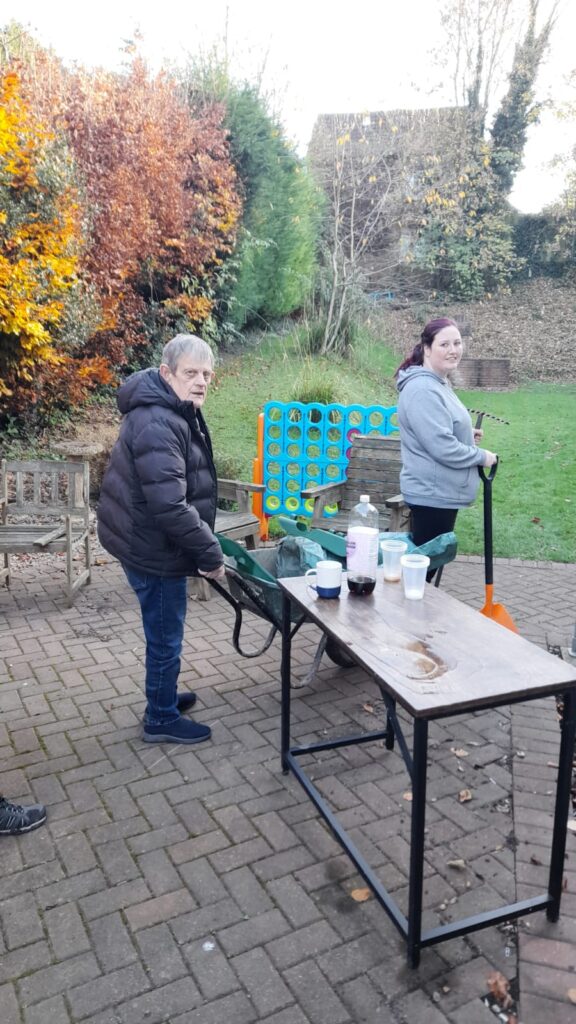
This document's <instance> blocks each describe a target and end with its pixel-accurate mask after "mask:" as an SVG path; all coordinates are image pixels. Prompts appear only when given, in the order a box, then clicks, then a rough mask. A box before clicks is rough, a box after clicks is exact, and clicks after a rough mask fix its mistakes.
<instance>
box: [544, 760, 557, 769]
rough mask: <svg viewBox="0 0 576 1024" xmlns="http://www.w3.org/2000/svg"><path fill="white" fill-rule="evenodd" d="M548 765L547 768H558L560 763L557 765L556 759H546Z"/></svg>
mask: <svg viewBox="0 0 576 1024" xmlns="http://www.w3.org/2000/svg"><path fill="white" fill-rule="evenodd" d="M546 767H547V768H557V767H558V765H557V763H556V761H546Z"/></svg>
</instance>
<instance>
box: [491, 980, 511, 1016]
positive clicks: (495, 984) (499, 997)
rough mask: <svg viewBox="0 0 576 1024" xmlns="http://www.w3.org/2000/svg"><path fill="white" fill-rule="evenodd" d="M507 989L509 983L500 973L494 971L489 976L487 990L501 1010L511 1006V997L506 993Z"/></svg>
mask: <svg viewBox="0 0 576 1024" xmlns="http://www.w3.org/2000/svg"><path fill="white" fill-rule="evenodd" d="M509 988H510V982H509V981H508V979H507V978H505V977H504V975H503V974H501V972H500V971H495V972H494V974H491V975H490V976H489V978H488V990H489V992H490V995H492V996H494V999H495V1000H496V1002H497V1003H498V1005H499V1006H501V1007H502V1009H503V1010H506V1009H507V1008H508V1007H509V1006H511V1005H512V996H511V995H510V993H509V991H508V989H509Z"/></svg>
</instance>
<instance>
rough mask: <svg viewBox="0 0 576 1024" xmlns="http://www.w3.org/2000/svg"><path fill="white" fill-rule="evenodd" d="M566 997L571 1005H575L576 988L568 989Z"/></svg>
mask: <svg viewBox="0 0 576 1024" xmlns="http://www.w3.org/2000/svg"><path fill="white" fill-rule="evenodd" d="M566 995H567V996H568V999H569V1000H570V1002H571V1003H576V988H569V989H568V991H567V993H566Z"/></svg>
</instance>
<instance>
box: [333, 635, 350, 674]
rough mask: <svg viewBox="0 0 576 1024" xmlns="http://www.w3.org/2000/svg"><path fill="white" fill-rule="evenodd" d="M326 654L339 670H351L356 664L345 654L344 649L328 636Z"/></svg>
mask: <svg viewBox="0 0 576 1024" xmlns="http://www.w3.org/2000/svg"><path fill="white" fill-rule="evenodd" d="M326 654H327V655H328V657H329V658H330V660H331V661H333V662H334V664H335V665H340V668H353V667H354V665H355V664H356V662H355V661H354V659H353V658H351V657H350V655H349V654H347V653H346V648H345V647H342V644H339V643H337V642H336V640H333V639H332V637H330V636H329V637H328V640H327V642H326Z"/></svg>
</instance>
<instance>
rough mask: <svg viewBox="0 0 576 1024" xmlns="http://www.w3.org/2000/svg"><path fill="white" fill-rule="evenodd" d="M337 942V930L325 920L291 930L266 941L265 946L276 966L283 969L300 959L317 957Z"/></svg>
mask: <svg viewBox="0 0 576 1024" xmlns="http://www.w3.org/2000/svg"><path fill="white" fill-rule="evenodd" d="M339 943H340V936H339V935H338V934H337V932H335V931H334V930H333V929H332V928H331V927H330V925H329V924H327V922H326V921H317V922H316V923H315V924H310V925H308V926H307V927H305V928H299V929H298V930H297V931H293V930H291V931H290V932H289V934H287V935H286V936H285V937H283V938H278V939H276V940H275V941H268V943H267V946H266V948H267V950H268V953H269V954H270V956H271V957H272V959H273V961H274V963H275V964H276V965H277V967H279V968H280V969H281V970H284V968H286V967H291V966H292V965H293V964H297V963H300V961H301V960H307V959H308V958H309V957H317V956H318V955H319V954H320V953H324V952H325V951H326V950H327V949H332V948H333V947H334V946H337V945H339Z"/></svg>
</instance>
